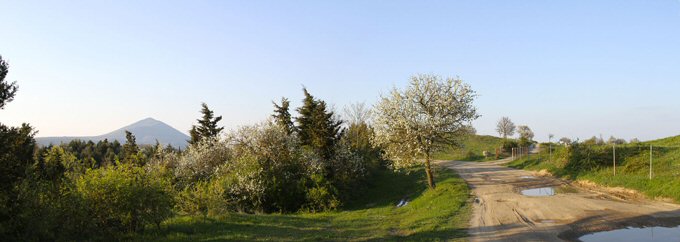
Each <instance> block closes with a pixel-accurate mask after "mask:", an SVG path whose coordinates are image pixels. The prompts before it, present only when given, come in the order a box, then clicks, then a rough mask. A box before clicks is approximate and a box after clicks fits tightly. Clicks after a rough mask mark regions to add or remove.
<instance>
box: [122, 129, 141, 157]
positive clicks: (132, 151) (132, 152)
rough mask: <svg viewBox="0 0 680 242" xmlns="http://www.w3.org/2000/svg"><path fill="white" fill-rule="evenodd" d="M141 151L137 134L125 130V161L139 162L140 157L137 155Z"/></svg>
mask: <svg viewBox="0 0 680 242" xmlns="http://www.w3.org/2000/svg"><path fill="white" fill-rule="evenodd" d="M138 153H139V147H138V146H137V141H136V138H135V135H133V134H132V133H130V131H127V130H125V144H124V145H123V161H124V162H125V163H136V164H139V163H140V160H141V159H139V158H140V157H139V156H138V155H137V154H138Z"/></svg>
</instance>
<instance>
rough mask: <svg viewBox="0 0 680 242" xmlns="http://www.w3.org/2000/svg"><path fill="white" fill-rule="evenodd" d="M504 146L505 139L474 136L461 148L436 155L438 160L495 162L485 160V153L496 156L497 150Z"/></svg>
mask: <svg viewBox="0 0 680 242" xmlns="http://www.w3.org/2000/svg"><path fill="white" fill-rule="evenodd" d="M502 145H503V139H502V138H499V137H495V136H490V135H473V136H470V137H469V138H467V139H466V140H464V141H463V143H462V146H461V147H449V148H448V149H446V150H443V151H440V152H437V153H435V155H434V159H437V160H463V161H483V160H493V159H494V158H495V157H491V158H485V157H484V155H483V152H484V151H488V152H489V153H491V154H492V156H495V150H496V148H500V147H501V146H502Z"/></svg>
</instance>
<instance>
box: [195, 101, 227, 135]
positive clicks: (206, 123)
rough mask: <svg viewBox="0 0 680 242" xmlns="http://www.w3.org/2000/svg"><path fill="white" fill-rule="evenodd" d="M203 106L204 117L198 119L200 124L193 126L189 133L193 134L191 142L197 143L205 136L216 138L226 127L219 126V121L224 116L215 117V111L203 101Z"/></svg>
mask: <svg viewBox="0 0 680 242" xmlns="http://www.w3.org/2000/svg"><path fill="white" fill-rule="evenodd" d="M201 106H202V107H203V108H202V109H201V113H202V114H203V117H202V118H201V119H197V121H198V125H194V126H192V127H191V130H190V131H189V134H190V135H191V140H190V141H189V143H190V144H196V143H198V142H199V141H200V140H202V139H203V138H215V137H217V136H218V135H219V134H220V132H222V130H223V129H224V127H218V126H217V123H218V122H220V120H222V116H217V117H215V114H214V113H213V111H212V110H210V109H209V108H208V105H207V104H205V103H202V104H201Z"/></svg>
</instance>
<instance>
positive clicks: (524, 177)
mask: <svg viewBox="0 0 680 242" xmlns="http://www.w3.org/2000/svg"><path fill="white" fill-rule="evenodd" d="M519 178H522V179H534V178H536V177H535V176H520V177H519Z"/></svg>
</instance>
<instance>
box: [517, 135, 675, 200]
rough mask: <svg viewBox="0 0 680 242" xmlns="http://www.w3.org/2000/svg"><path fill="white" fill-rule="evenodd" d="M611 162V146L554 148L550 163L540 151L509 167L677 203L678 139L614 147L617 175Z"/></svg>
mask: <svg viewBox="0 0 680 242" xmlns="http://www.w3.org/2000/svg"><path fill="white" fill-rule="evenodd" d="M650 145H652V151H651V166H650ZM613 158H614V151H613V147H612V145H583V144H579V145H573V146H572V147H569V148H567V147H564V146H553V151H552V159H550V156H549V154H548V150H547V149H541V152H540V154H539V155H537V156H531V158H530V159H526V158H524V159H520V160H516V161H513V162H511V163H510V166H511V167H515V168H524V169H530V170H547V171H549V172H550V173H552V174H554V175H556V176H559V177H566V178H569V179H573V180H582V181H587V182H594V183H597V184H600V185H604V186H610V187H624V188H629V189H634V190H637V191H639V192H641V193H643V194H645V195H647V196H648V197H650V198H657V197H664V198H670V199H673V200H675V202H680V176H679V175H680V136H673V137H668V138H663V139H658V140H651V141H645V142H641V143H634V144H625V145H617V146H616V172H614V159H613ZM650 168H651V169H650ZM650 170H651V179H650Z"/></svg>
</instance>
